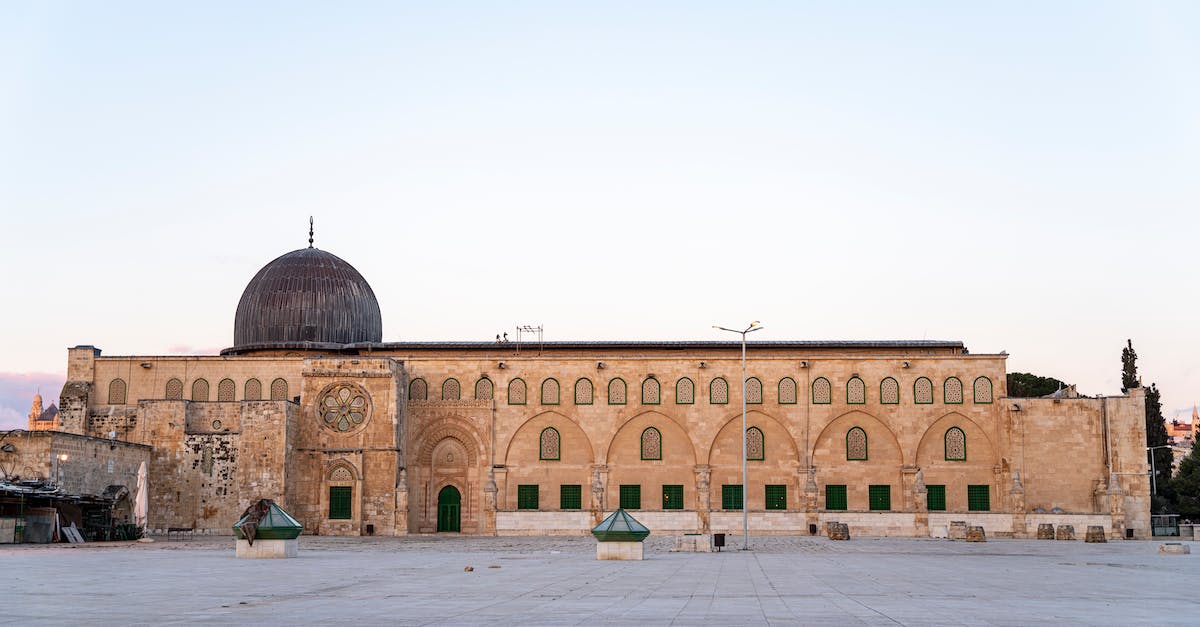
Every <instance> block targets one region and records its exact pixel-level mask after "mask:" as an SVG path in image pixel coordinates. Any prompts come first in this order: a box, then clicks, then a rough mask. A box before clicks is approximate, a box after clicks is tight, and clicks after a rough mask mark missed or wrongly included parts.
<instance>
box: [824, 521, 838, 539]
mask: <svg viewBox="0 0 1200 627" xmlns="http://www.w3.org/2000/svg"><path fill="white" fill-rule="evenodd" d="M840 524H841V523H839V522H838V521H836V520H830V521H828V522H826V523H825V535H827V536H828V535H832V534H833V532H834V531H837V526H838V525H840Z"/></svg>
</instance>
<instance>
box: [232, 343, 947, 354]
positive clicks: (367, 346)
mask: <svg viewBox="0 0 1200 627" xmlns="http://www.w3.org/2000/svg"><path fill="white" fill-rule="evenodd" d="M741 345H742V343H741V342H739V341H736V340H723V341H711V340H699V341H697V340H685V341H568V342H521V343H517V342H512V341H509V342H358V343H355V344H331V343H326V342H267V343H260V344H246V345H242V346H234V347H231V348H226V349H224V350H222V351H221V355H222V356H227V355H240V354H243V353H246V352H251V351H259V350H304V351H321V352H331V353H354V354H358V353H362V352H372V351H428V350H459V351H489V352H492V351H496V350H520V349H540V350H542V351H547V350H549V351H570V350H641V351H679V350H731V349H738V348H741ZM746 346H747V348H753V349H756V350H764V349H766V350H772V349H773V350H814V349H820V350H830V349H833V350H837V349H843V350H844V349H856V350H863V349H869V350H892V351H910V350H957V351H961V352H963V353H964V354H965V353H966V351H967V348H966V346H964V345H963V343H962V342H961V341H954V340H796V341H752V340H748V341H747V342H746Z"/></svg>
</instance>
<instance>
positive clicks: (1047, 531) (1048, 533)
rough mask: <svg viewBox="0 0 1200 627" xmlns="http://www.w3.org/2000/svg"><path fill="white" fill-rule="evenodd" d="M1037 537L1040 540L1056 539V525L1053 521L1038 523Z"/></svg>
mask: <svg viewBox="0 0 1200 627" xmlns="http://www.w3.org/2000/svg"><path fill="white" fill-rule="evenodd" d="M1037 539H1038V540H1053V539H1054V525H1053V524H1051V523H1042V524H1040V525H1038V531H1037Z"/></svg>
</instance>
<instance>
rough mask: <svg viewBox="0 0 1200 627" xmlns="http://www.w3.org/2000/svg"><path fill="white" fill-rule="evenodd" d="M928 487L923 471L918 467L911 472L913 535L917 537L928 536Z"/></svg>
mask: <svg viewBox="0 0 1200 627" xmlns="http://www.w3.org/2000/svg"><path fill="white" fill-rule="evenodd" d="M928 493H929V489H928V488H926V487H925V471H924V470H921V469H920V468H918V469H917V472H916V473H914V474H913V486H912V492H911V495H910V496H909V498H910V499H912V511H913V535H915V536H917V537H918V538H928V537H929V499H928V498H926V497H927V496H928Z"/></svg>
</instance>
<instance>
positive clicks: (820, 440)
mask: <svg viewBox="0 0 1200 627" xmlns="http://www.w3.org/2000/svg"><path fill="white" fill-rule="evenodd" d="M852 427H860V428H862V429H863V431H864V432H866V433H867V437H868V438H869V440H870V441H871V443H872V445H871V449H872V450H873V451H874V452H875V453H876V454H875V455H873V456H872V458H871V460H870V461H871V463H872V465H874V464H875V463H876V462H879V461H887V460H888V459H889V458H891V457H895V461H896V463H897V468H899V466H901V465H903V464H905V463H906V462H905V460H906V459H908V457H909V456H908V455H906V452H905V450H904V448H903V447H901V446H900V439H899V438H898V437H896V432H895V431H892V428H891V427H889V426H888V425H887V423H885V422H883V421H882V420H880V419H879V418H877V417H876V416H873V415H871V414H869V413H867V412H865V411H863V410H861V409H855V410H851V411H848V412H846V413H844V414H842V415H840V416H838V417H837V418H834V419H833V420H831V421H829V424H827V425H825V427H824V428H823V429H821V431H820V433H818V434H817V437H816V438H814V439H813V445H812V446H813V448H812V451H811V452H810V455H811V459H813V460H814V461H813V464H814V465H818V464H817V461H816V460H817V458H818V457H821V458H824V465H828V466H831V467H833V466H843V465H844V464H843V462H844V461H845V456H844V455H843V454H842V453H843V452H844V449H843V443H844V442H845V440H844V439H843V438H844V437H845V434H846V433H847V432H848V431H849V430H850V429H851V428H852Z"/></svg>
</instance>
